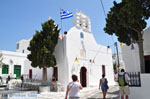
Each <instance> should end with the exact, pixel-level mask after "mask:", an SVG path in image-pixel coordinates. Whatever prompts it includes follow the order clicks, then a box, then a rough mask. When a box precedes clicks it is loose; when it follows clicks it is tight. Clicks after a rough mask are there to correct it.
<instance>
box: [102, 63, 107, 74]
mask: <svg viewBox="0 0 150 99" xmlns="http://www.w3.org/2000/svg"><path fill="white" fill-rule="evenodd" d="M102 74H104V75H106V72H105V65H102Z"/></svg>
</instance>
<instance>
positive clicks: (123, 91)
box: [116, 69, 130, 99]
mask: <svg viewBox="0 0 150 99" xmlns="http://www.w3.org/2000/svg"><path fill="white" fill-rule="evenodd" d="M116 81H117V82H118V83H119V87H120V95H121V99H124V96H126V99H129V95H130V90H129V86H128V85H129V82H130V78H129V76H128V74H127V73H126V72H125V70H124V69H121V72H119V74H118V75H116Z"/></svg>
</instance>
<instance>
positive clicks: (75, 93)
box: [65, 75, 82, 99]
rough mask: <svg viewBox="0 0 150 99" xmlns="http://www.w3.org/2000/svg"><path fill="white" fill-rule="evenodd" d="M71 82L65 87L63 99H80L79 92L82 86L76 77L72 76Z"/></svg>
mask: <svg viewBox="0 0 150 99" xmlns="http://www.w3.org/2000/svg"><path fill="white" fill-rule="evenodd" d="M72 80H73V81H72V82H70V83H69V84H68V86H67V90H66V96H65V99H67V97H68V93H69V99H80V90H81V89H82V85H81V84H80V82H79V80H78V76H77V75H72Z"/></svg>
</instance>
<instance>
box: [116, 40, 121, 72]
mask: <svg viewBox="0 0 150 99" xmlns="http://www.w3.org/2000/svg"><path fill="white" fill-rule="evenodd" d="M115 47H116V51H117V59H118V72H119V67H120V62H119V54H118V45H117V42H115Z"/></svg>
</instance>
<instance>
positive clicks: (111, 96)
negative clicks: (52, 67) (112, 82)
mask: <svg viewBox="0 0 150 99" xmlns="http://www.w3.org/2000/svg"><path fill="white" fill-rule="evenodd" d="M80 95H81V99H102V92H101V91H100V90H99V89H98V87H88V88H83V90H81V93H80ZM64 97H65V92H47V93H41V94H38V99H64ZM106 98H107V99H119V87H118V86H110V88H109V90H108V93H107V96H106Z"/></svg>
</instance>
